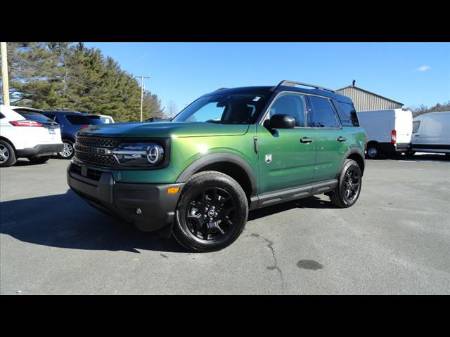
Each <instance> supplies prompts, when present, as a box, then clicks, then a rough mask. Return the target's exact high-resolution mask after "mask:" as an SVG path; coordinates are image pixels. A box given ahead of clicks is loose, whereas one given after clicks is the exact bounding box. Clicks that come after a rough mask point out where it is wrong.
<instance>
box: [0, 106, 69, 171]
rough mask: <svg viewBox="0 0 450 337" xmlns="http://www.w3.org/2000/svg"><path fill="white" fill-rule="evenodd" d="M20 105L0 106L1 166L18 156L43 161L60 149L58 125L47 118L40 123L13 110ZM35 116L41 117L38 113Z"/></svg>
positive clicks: (14, 160)
mask: <svg viewBox="0 0 450 337" xmlns="http://www.w3.org/2000/svg"><path fill="white" fill-rule="evenodd" d="M15 108H17V109H18V111H19V109H21V108H19V107H11V106H5V105H0V167H7V166H12V165H14V164H15V162H16V159H17V158H28V159H29V160H30V161H31V162H33V163H45V162H46V161H47V160H48V159H49V158H50V156H52V155H54V154H57V153H58V152H60V151H61V150H62V148H63V143H62V140H61V131H60V128H59V125H58V124H57V123H54V122H53V121H51V120H50V119H48V118H46V117H45V116H42V117H43V118H46V119H45V120H44V119H42V120H41V121H40V122H39V121H36V120H32V119H27V118H25V117H24V116H22V115H21V114H20V113H18V112H16V111H14V109H15ZM37 118H41V117H39V116H37Z"/></svg>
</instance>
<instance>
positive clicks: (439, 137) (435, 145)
mask: <svg viewBox="0 0 450 337" xmlns="http://www.w3.org/2000/svg"><path fill="white" fill-rule="evenodd" d="M412 151H414V152H434V153H445V154H447V155H450V111H439V112H429V113H425V114H423V115H420V116H417V117H416V118H414V122H413V137H412Z"/></svg>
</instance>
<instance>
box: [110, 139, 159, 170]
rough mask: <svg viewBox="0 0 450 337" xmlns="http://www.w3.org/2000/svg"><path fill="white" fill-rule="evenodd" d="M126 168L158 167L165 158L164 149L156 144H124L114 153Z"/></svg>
mask: <svg viewBox="0 0 450 337" xmlns="http://www.w3.org/2000/svg"><path fill="white" fill-rule="evenodd" d="M112 154H113V156H114V157H115V158H116V160H117V162H118V163H119V164H121V165H125V166H156V165H158V164H159V163H161V162H162V160H163V158H164V148H163V147H162V146H161V145H159V144H156V143H123V144H120V145H119V146H118V147H117V148H115V149H114V150H113V151H112Z"/></svg>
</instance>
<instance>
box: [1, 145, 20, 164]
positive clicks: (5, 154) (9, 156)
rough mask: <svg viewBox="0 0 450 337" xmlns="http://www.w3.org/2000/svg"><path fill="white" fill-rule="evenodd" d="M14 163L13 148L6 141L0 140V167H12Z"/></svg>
mask: <svg viewBox="0 0 450 337" xmlns="http://www.w3.org/2000/svg"><path fill="white" fill-rule="evenodd" d="M16 161H17V159H16V153H15V152H14V148H13V147H12V146H11V144H9V143H8V142H7V141H6V140H2V139H0V167H9V166H13V165H14V164H15V163H16Z"/></svg>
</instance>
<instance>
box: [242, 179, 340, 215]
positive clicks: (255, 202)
mask: <svg viewBox="0 0 450 337" xmlns="http://www.w3.org/2000/svg"><path fill="white" fill-rule="evenodd" d="M337 184H338V181H337V179H332V180H327V181H323V182H320V183H313V184H308V185H304V186H301V187H295V188H289V189H284V190H278V191H274V192H267V193H263V194H260V195H259V196H255V197H252V198H251V204H250V209H251V210H254V209H257V208H262V207H266V206H271V205H275V204H279V203H282V202H287V201H291V200H296V199H302V198H307V197H311V196H313V195H316V194H322V193H326V192H330V191H332V190H334V189H335V188H336V186H337Z"/></svg>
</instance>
